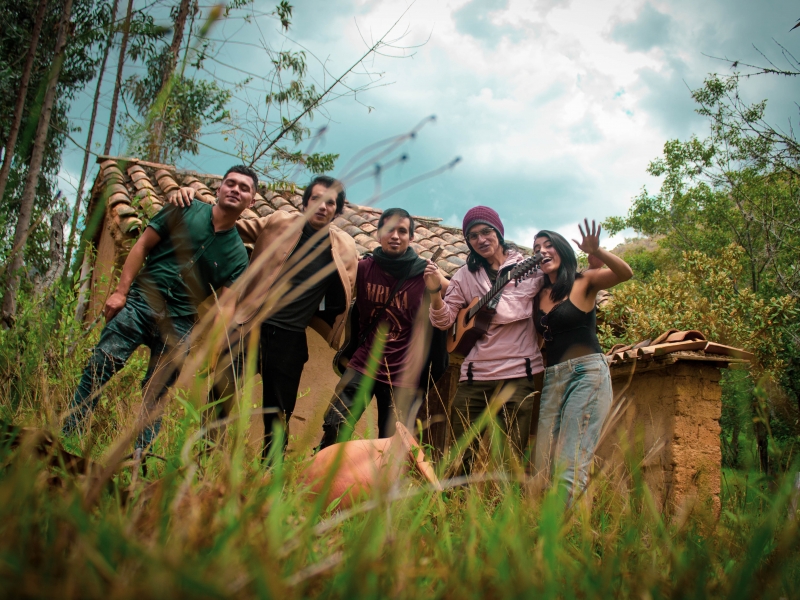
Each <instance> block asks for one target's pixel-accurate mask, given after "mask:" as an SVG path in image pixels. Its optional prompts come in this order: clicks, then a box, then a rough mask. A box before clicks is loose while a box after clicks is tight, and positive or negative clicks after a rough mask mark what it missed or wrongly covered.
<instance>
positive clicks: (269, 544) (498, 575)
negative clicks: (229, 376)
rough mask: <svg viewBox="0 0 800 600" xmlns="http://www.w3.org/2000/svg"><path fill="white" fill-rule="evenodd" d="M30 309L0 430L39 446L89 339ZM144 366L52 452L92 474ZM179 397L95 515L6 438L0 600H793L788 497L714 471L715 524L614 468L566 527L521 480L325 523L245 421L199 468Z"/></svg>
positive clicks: (794, 553) (799, 577)
mask: <svg viewBox="0 0 800 600" xmlns="http://www.w3.org/2000/svg"><path fill="white" fill-rule="evenodd" d="M66 308H67V309H68V308H69V307H68V305H66ZM49 310H50V309H49V308H48V307H47V306H45V305H43V304H37V303H36V302H32V301H30V300H25V301H23V302H22V303H21V311H20V321H19V323H18V327H17V328H15V329H14V330H9V331H4V332H2V333H0V369H2V371H0V372H1V373H2V381H1V382H0V386H1V387H0V394H1V396H0V406H1V407H2V409H1V413H0V414H1V415H2V418H3V419H4V420H5V421H7V422H8V421H13V422H14V423H15V424H17V425H28V426H33V427H44V428H50V429H51V430H56V428H57V416H58V415H59V414H60V413H61V412H63V411H64V409H65V408H66V406H67V405H68V403H69V400H70V399H71V396H72V392H73V390H74V386H75V384H76V383H77V378H78V376H79V374H80V370H81V368H82V367H83V364H84V363H85V359H86V357H87V356H88V351H89V349H90V348H91V346H92V344H93V342H94V341H95V338H96V335H97V333H99V332H97V331H95V332H93V333H90V334H89V335H83V334H82V333H81V331H82V330H81V329H80V327H78V326H77V324H76V323H73V322H70V320H69V319H67V318H65V317H63V316H61V317H60V318H56V317H55V316H53V315H52V314H50V313H49V312H48V311H49ZM68 312H69V311H68V310H64V311H62V315H63V314H67V313H68ZM145 364H146V361H145V360H144V359H143V358H137V359H134V360H133V362H132V364H129V366H128V367H127V368H126V370H125V371H123V372H122V373H121V374H120V375H119V376H118V377H116V378H115V379H114V380H112V383H111V385H109V387H108V388H107V389H106V391H105V394H104V399H103V401H102V403H101V405H100V407H99V409H98V410H97V411H96V413H95V415H94V417H93V418H94V420H95V423H94V424H93V427H92V434H91V435H90V436H88V437H86V438H84V439H83V440H77V439H71V440H67V441H66V442H67V444H68V446H69V447H68V449H71V450H74V451H76V452H81V453H84V454H85V455H87V456H93V457H95V458H98V459H99V458H101V457H103V456H104V454H105V451H106V450H107V449H108V447H109V445H110V444H112V442H113V440H114V439H115V437H116V434H117V433H118V431H119V429H120V423H123V424H124V423H130V422H132V420H133V419H134V417H135V414H134V411H135V407H136V401H137V400H138V399H139V398H140V392H139V391H138V379H139V378H140V377H141V375H142V374H143V372H144V368H145ZM196 381H198V382H199V383H198V384H197V385H196V386H195V387H192V388H190V389H188V391H186V392H180V393H178V396H177V399H176V400H175V401H173V402H171V403H170V404H169V406H168V409H167V412H166V413H165V421H164V427H163V430H162V433H161V435H160V436H159V437H158V438H157V442H156V447H155V448H154V449H153V452H154V453H155V454H157V455H159V456H161V457H162V458H163V460H159V459H153V458H151V459H150V461H149V463H148V464H149V467H150V468H149V470H148V474H147V475H146V476H145V477H143V476H141V475H140V474H138V473H137V475H136V476H135V477H133V470H132V468H131V466H130V465H123V467H122V468H121V469H120V470H119V472H118V473H117V475H116V476H115V477H114V478H113V479H112V480H111V482H110V484H109V485H107V486H104V487H103V489H102V492H101V493H100V495H99V498H98V500H97V502H96V503H88V504H87V502H86V494H87V490H88V489H89V488H90V487H91V484H92V481H91V478H88V477H86V476H85V475H81V474H77V475H75V474H70V473H68V472H67V470H66V469H64V468H62V467H60V466H59V465H58V464H57V463H58V461H57V460H56V461H55V463H56V464H55V466H52V465H51V464H48V457H47V456H45V455H42V454H41V453H40V452H37V451H36V449H35V448H34V445H33V444H32V443H31V442H30V440H28V441H26V438H24V436H23V439H22V442H21V443H20V444H19V445H17V446H15V447H12V446H11V445H10V444H9V442H8V440H6V441H5V442H3V444H2V446H0V596H2V597H63V598H104V599H107V598H128V597H130V598H142V597H182V596H186V597H209V598H216V597H263V598H301V597H309V596H320V597H329V598H353V597H375V598H378V597H387V596H391V597H398V598H419V597H434V598H485V597H501V596H502V597H520V598H523V597H524V598H531V597H533V598H588V597H637V598H667V597H681V598H684V597H732V598H752V597H763V598H793V597H794V598H796V597H799V596H800V551H799V550H798V548H799V547H800V544H799V543H798V542H800V535H799V534H798V530H797V524H796V523H797V522H796V521H795V520H791V519H790V518H789V517H790V515H789V508H788V506H789V503H790V500H791V485H790V482H789V481H788V480H787V481H785V482H784V483H782V484H779V485H777V486H776V485H774V484H773V485H772V486H770V485H768V484H767V482H766V481H765V480H764V479H762V478H760V477H759V476H757V475H754V474H747V473H745V472H740V471H734V470H729V471H726V472H725V473H724V478H723V480H724V486H723V494H724V498H723V508H722V513H721V515H720V516H719V518H717V517H716V516H715V515H714V514H713V512H711V510H710V509H706V508H705V507H704V506H703V505H702V504H701V503H698V504H697V505H694V506H689V505H687V506H685V507H684V510H681V511H678V512H677V513H676V514H675V515H673V516H663V515H661V514H660V513H659V512H658V511H657V510H656V509H655V508H654V504H653V502H652V500H651V498H650V496H649V493H648V490H647V488H646V486H645V485H644V483H643V479H642V477H641V474H640V472H639V470H638V462H639V460H640V458H641V457H636V456H635V455H630V456H629V457H628V461H627V469H628V474H629V476H630V481H631V485H630V486H629V491H628V492H625V493H622V492H620V491H619V489H620V488H619V486H613V487H612V486H611V485H610V484H607V482H605V481H603V480H602V478H596V479H595V480H594V481H593V482H592V486H591V489H590V491H589V493H588V494H587V495H586V496H585V497H584V498H583V499H582V500H581V501H580V502H579V503H578V504H577V505H576V507H575V508H574V510H571V511H569V512H565V511H564V508H563V505H562V503H561V501H560V500H559V499H558V498H557V497H555V496H553V495H549V494H545V495H537V494H536V493H534V492H533V491H532V489H531V488H532V486H531V485H530V482H529V481H527V480H526V479H525V477H524V474H521V473H520V474H516V475H514V476H512V477H509V476H507V475H506V476H501V475H500V474H493V473H485V474H482V475H480V476H476V478H475V479H476V480H477V481H473V482H466V481H465V480H463V479H460V480H446V481H444V482H443V483H444V487H445V489H444V491H435V490H433V489H430V488H427V487H425V485H424V484H423V483H422V482H420V481H413V480H400V481H397V482H396V484H395V485H394V486H393V487H392V488H391V489H390V490H389V491H388V492H384V493H382V494H380V495H376V496H375V497H373V498H368V499H365V500H364V501H363V502H361V503H359V504H356V505H355V506H354V507H353V508H352V509H349V510H344V511H336V510H330V508H331V507H328V506H325V505H324V503H322V502H321V501H320V500H319V499H318V498H317V499H315V498H313V497H310V496H309V495H308V494H307V493H306V490H305V489H304V488H303V486H302V485H301V484H300V483H299V481H300V477H301V474H302V470H303V467H304V464H305V461H306V460H307V459H306V455H305V454H304V453H302V452H300V453H293V454H291V455H290V457H289V458H288V459H286V460H281V459H280V457H279V456H276V457H275V458H276V460H274V461H273V462H272V463H270V464H269V465H264V464H263V463H262V462H261V460H260V459H259V452H258V449H257V448H255V447H252V446H251V445H248V444H247V443H246V436H245V433H246V428H247V419H248V415H247V411H246V410H242V411H241V412H240V413H239V415H240V418H238V419H234V421H233V423H232V424H231V426H230V427H229V428H228V431H227V435H225V436H224V437H222V438H218V447H216V448H215V449H214V450H213V451H210V452H205V451H204V449H205V442H204V441H203V437H202V436H201V435H199V434H198V431H199V429H200V427H201V426H202V424H203V420H202V417H201V412H202V405H203V403H204V402H205V396H204V393H203V391H204V383H203V382H204V380H203V379H202V378H198V379H196ZM137 394H138V395H137ZM245 396H247V390H245ZM251 400H252V399H250V398H247V399H246V401H244V402H243V403H242V405H243V406H252V402H251ZM276 445H279V444H276ZM50 452H54V451H53V450H52V449H51V450H50ZM49 462H50V463H52V462H54V461H49Z"/></svg>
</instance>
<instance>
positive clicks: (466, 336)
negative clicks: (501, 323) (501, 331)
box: [447, 298, 494, 356]
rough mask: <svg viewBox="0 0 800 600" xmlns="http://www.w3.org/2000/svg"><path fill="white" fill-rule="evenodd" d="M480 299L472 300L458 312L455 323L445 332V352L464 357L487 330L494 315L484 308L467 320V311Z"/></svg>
mask: <svg viewBox="0 0 800 600" xmlns="http://www.w3.org/2000/svg"><path fill="white" fill-rule="evenodd" d="M480 301H481V298H474V299H473V300H472V302H470V303H469V304H468V305H467V306H465V307H464V308H462V309H461V310H460V311H458V316H457V317H456V322H455V323H453V325H452V327H450V329H448V330H447V352H449V353H450V354H457V355H459V356H466V355H467V354H469V351H470V350H472V347H473V346H474V345H475V343H476V342H477V341H478V340H479V339H480V338H481V337H483V336H484V335H485V334H486V332H487V331H488V330H489V325H490V324H491V322H492V317H493V316H494V313H493V312H491V311H489V310H486V309H485V308H484V309H482V310H479V311H478V313H477V314H476V315H475V316H474V317H472V319H469V320H468V317H469V311H470V309H472V308H473V307H474V306H475V305H476V304H478V302H480Z"/></svg>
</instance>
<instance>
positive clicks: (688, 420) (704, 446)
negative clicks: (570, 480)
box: [597, 357, 724, 514]
mask: <svg viewBox="0 0 800 600" xmlns="http://www.w3.org/2000/svg"><path fill="white" fill-rule="evenodd" d="M633 365H636V366H638V367H639V371H636V372H634V373H633V375H632V376H631V369H632V367H633ZM642 365H643V363H641V362H639V363H633V364H628V365H621V366H620V367H615V368H613V369H612V377H613V387H614V397H615V406H619V407H620V409H621V410H620V412H619V414H618V416H617V418H616V420H615V421H613V427H612V429H611V430H610V431H609V434H608V436H607V437H606V438H605V440H604V441H603V443H602V444H601V447H600V448H599V449H598V452H597V459H598V465H599V466H600V467H601V468H602V469H603V471H604V472H605V474H606V475H607V476H608V477H609V478H610V479H611V480H612V482H614V483H615V484H616V485H618V486H620V487H626V486H627V485H628V484H629V473H627V472H626V468H625V466H624V465H625V461H624V454H625V452H633V454H632V457H633V458H634V459H635V460H637V461H642V462H641V465H642V473H643V476H644V480H645V482H646V483H647V485H648V487H649V488H650V491H651V492H652V494H653V497H654V500H655V502H656V505H657V506H659V507H660V508H661V510H662V511H665V512H674V511H675V510H677V509H678V508H679V507H680V506H681V505H682V504H683V503H684V502H685V501H690V500H697V501H699V502H703V503H705V502H709V503H710V504H711V505H712V506H713V508H714V510H715V511H716V512H717V514H718V513H719V510H720V476H721V475H720V473H721V464H722V451H721V447H720V439H719V435H720V425H719V419H720V416H721V414H722V398H721V389H720V386H719V380H720V377H721V373H720V366H724V363H715V362H701V361H691V360H678V359H676V358H675V357H671V358H670V359H668V360H665V361H661V364H658V362H656V361H654V362H653V363H651V364H650V365H648V366H647V367H646V368H644V369H643V368H642ZM612 413H613V411H612Z"/></svg>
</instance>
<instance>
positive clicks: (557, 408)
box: [535, 354, 613, 498]
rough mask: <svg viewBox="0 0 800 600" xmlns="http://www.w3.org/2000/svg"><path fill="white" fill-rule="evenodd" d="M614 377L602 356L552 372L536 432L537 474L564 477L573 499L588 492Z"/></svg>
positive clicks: (580, 359)
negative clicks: (591, 468) (584, 491)
mask: <svg viewBox="0 0 800 600" xmlns="http://www.w3.org/2000/svg"><path fill="white" fill-rule="evenodd" d="M612 399H613V393H612V391H611V374H610V372H609V370H608V364H607V363H606V359H605V357H604V356H603V355H602V354H587V355H586V356H581V357H578V358H574V359H571V360H567V361H564V362H562V363H558V364H557V365H553V366H552V367H547V369H546V370H545V373H544V389H543V390H542V402H541V407H540V409H539V426H538V429H537V432H536V459H535V466H536V471H537V473H539V474H540V475H542V476H544V477H545V478H550V477H552V476H553V473H554V472H559V473H561V479H560V481H559V485H560V486H562V487H563V488H564V489H563V490H562V493H564V492H565V493H566V497H567V498H570V497H572V495H573V494H574V493H576V492H579V491H581V490H583V488H584V487H586V483H587V481H588V479H589V467H590V466H591V464H592V460H593V459H594V452H595V450H596V449H597V444H598V443H599V441H600V432H601V430H602V428H603V423H604V422H605V420H606V417H607V416H608V413H609V411H610V410H611V401H612Z"/></svg>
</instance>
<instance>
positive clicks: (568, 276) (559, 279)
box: [533, 229, 582, 302]
mask: <svg viewBox="0 0 800 600" xmlns="http://www.w3.org/2000/svg"><path fill="white" fill-rule="evenodd" d="M540 237H544V238H547V239H548V240H550V243H551V244H553V248H555V249H556V252H558V257H559V258H560V259H561V265H560V266H559V267H558V274H557V275H556V282H555V283H553V284H551V283H550V278H549V277H545V284H544V286H545V287H550V286H551V285H552V289H551V290H550V300H552V301H553V302H558V301H559V300H561V299H562V298H565V297H566V296H569V293H570V292H571V291H572V284H574V283H575V279H576V278H578V277H582V275H581V274H580V273H578V258H577V257H576V256H575V251H574V250H573V249H572V246H570V243H569V242H568V241H567V240H566V238H565V237H564V236H563V235H561V234H560V233H556V232H555V231H548V230H546V229H543V230H542V231H540V232H539V233H537V234H536V235H535V236H533V240H534V243H535V242H536V240H537V239H538V238H540Z"/></svg>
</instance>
